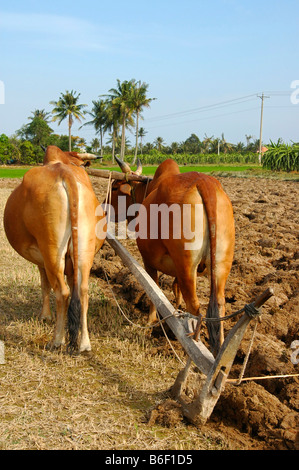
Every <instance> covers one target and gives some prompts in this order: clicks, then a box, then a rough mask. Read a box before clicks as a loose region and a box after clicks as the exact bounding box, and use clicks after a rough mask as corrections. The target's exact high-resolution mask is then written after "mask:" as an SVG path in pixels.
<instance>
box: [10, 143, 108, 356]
mask: <svg viewBox="0 0 299 470" xmlns="http://www.w3.org/2000/svg"><path fill="white" fill-rule="evenodd" d="M89 159H90V155H83V156H81V155H80V154H77V153H75V152H62V151H61V150H60V149H59V148H57V147H55V146H49V147H48V148H47V150H46V153H45V158H44V164H43V166H41V167H36V168H32V169H31V170H29V171H28V172H27V173H26V174H25V176H24V178H23V181H22V183H21V184H20V185H19V186H18V187H17V188H16V189H15V190H14V191H13V193H12V194H11V195H10V196H9V198H8V200H7V203H6V207H5V211H4V228H5V232H6V236H7V239H8V241H9V243H10V244H11V246H12V247H13V248H14V249H15V250H16V251H17V252H18V253H19V254H20V255H21V256H22V257H23V258H25V259H26V260H28V261H30V262H31V263H34V264H36V265H37V266H38V268H39V271H40V276H41V288H42V297H43V306H42V312H41V316H40V317H41V319H51V318H52V315H51V311H50V303H49V295H50V291H51V288H52V289H53V291H54V293H55V298H56V309H57V312H56V326H55V331H54V337H53V341H52V346H53V347H59V346H61V345H63V344H64V342H65V324H66V317H67V326H68V348H69V351H70V352H73V351H75V350H77V349H78V348H79V351H80V352H82V351H89V350H90V349H91V346H90V340H89V334H88V329H87V310H88V279H89V274H90V269H91V266H92V262H93V259H94V255H95V253H96V252H97V251H98V250H99V249H100V248H101V246H102V245H103V243H104V240H105V237H106V226H105V222H104V220H105V219H104V212H103V211H102V209H101V208H100V207H98V206H99V202H98V200H97V198H96V196H95V194H94V191H93V188H92V186H91V183H90V180H89V177H88V175H87V174H86V171H85V169H84V168H82V167H83V166H84V165H85V164H86V160H89ZM98 222H101V226H102V231H101V232H99V230H97V236H96V225H97V223H98ZM65 276H66V279H67V282H66V281H65ZM69 297H70V302H69ZM80 329H81V335H80V339H79V332H80Z"/></svg>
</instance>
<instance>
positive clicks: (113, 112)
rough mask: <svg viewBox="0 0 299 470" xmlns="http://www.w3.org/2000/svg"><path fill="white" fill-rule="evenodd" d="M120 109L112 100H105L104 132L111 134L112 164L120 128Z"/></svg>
mask: <svg viewBox="0 0 299 470" xmlns="http://www.w3.org/2000/svg"><path fill="white" fill-rule="evenodd" d="M120 119H121V115H120V109H119V107H118V106H115V105H113V103H112V99H111V98H110V99H108V100H106V122H105V127H104V130H105V132H106V131H112V132H111V134H112V135H111V143H112V163H114V154H115V147H116V144H117V141H118V134H119V127H120Z"/></svg>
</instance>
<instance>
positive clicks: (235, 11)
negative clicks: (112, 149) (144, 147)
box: [0, 0, 299, 144]
mask: <svg viewBox="0 0 299 470" xmlns="http://www.w3.org/2000/svg"><path fill="white" fill-rule="evenodd" d="M298 18H299V2H298V0H285V1H284V2H282V1H281V0H259V1H256V0H250V1H249V0H185V1H184V2H182V1H181V0H180V1H178V0H159V1H157V0H151V1H150V2H149V1H143V0H139V1H135V0H126V1H120V0H114V1H113V2H112V1H111V2H109V1H107V0H105V1H103V0H97V1H95V0H85V1H84V2H82V1H80V2H79V1H69V0H60V1H57V0H52V1H51V2H41V1H40V0H39V1H34V0H27V1H26V2H24V1H20V0H10V2H4V1H3V0H0V51H1V55H0V57H1V60H0V81H1V82H2V83H4V86H5V103H4V104H0V133H2V132H4V133H6V134H8V135H12V134H13V133H14V132H15V131H16V130H17V129H19V128H20V127H21V126H22V125H23V124H25V123H27V122H28V116H30V115H31V112H32V111H34V110H35V109H45V110H47V111H49V112H50V111H51V109H52V106H51V105H50V104H49V102H50V101H51V100H58V98H59V95H60V93H61V92H65V91H66V90H75V91H77V92H80V93H81V96H80V101H81V103H86V104H87V105H88V109H91V106H92V100H95V99H98V97H99V95H101V94H105V93H107V92H108V90H109V89H110V88H113V87H115V85H116V80H117V79H120V80H121V81H122V80H130V79H131V78H135V79H136V80H141V81H143V82H146V83H148V84H149V89H148V95H149V97H154V98H156V100H155V101H153V102H152V104H151V108H150V109H148V110H146V111H144V113H143V117H144V120H143V121H142V122H141V125H142V126H143V127H144V128H145V130H146V131H147V135H146V138H145V141H149V142H153V141H154V140H155V139H156V137H158V136H161V137H163V139H164V141H165V143H167V144H170V143H171V142H174V141H177V142H181V141H183V140H186V139H187V138H188V137H189V136H190V135H191V133H195V134H196V135H198V137H199V138H200V139H203V138H204V135H205V134H207V135H208V136H211V135H213V136H214V137H220V136H221V134H222V133H224V136H225V138H226V140H227V141H229V142H233V143H236V142H239V141H243V142H245V141H246V139H245V134H247V135H252V136H254V137H255V138H258V137H259V125H260V106H261V100H260V98H258V97H257V94H261V93H262V92H264V93H265V95H267V96H270V98H267V99H265V102H264V103H265V104H264V123H263V141H264V142H267V141H268V140H269V139H272V140H277V139H278V138H279V137H281V138H282V139H284V140H285V141H290V140H293V141H299V104H292V103H291V100H290V95H291V93H292V92H293V91H294V90H292V89H291V83H292V82H293V81H294V80H299V66H298V64H299V60H298V59H299V57H298V56H299V49H298V44H299V41H298V39H299V28H298ZM298 88H299V86H298ZM297 96H299V92H298V95H297ZM52 128H53V129H54V130H55V131H56V132H58V133H61V134H66V133H67V123H66V122H65V123H62V124H61V125H60V126H59V127H58V126H57V125H56V123H53V125H52ZM73 134H74V135H80V136H82V137H84V138H86V140H87V142H90V141H91V140H92V139H93V138H94V137H95V135H94V130H93V128H92V127H89V126H88V127H84V128H83V129H81V130H79V125H78V124H74V128H73ZM128 137H129V139H130V140H131V141H132V142H134V136H133V133H132V134H130V133H128Z"/></svg>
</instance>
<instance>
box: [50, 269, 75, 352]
mask: <svg viewBox="0 0 299 470" xmlns="http://www.w3.org/2000/svg"><path fill="white" fill-rule="evenodd" d="M46 275H47V278H48V282H49V283H50V285H51V287H52V289H53V291H54V294H55V298H56V324H55V330H54V335H53V340H52V343H51V346H52V347H54V348H58V347H60V346H62V345H63V344H64V343H65V324H66V313H67V308H68V299H69V294H70V291H69V288H68V286H67V285H66V283H65V280H64V269H60V270H59V271H58V272H55V269H51V268H50V267H49V266H48V267H46Z"/></svg>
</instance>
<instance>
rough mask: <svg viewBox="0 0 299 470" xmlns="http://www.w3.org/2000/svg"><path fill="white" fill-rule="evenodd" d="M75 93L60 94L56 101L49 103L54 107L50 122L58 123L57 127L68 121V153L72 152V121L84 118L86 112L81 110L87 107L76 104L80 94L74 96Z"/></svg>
mask: <svg viewBox="0 0 299 470" xmlns="http://www.w3.org/2000/svg"><path fill="white" fill-rule="evenodd" d="M76 93H77V92H76V91H73V90H72V91H66V92H65V93H61V95H60V97H59V100H58V101H50V104H51V105H53V106H54V108H53V110H52V114H54V117H53V119H52V121H58V125H60V124H61V122H62V121H64V120H65V119H68V128H69V151H71V150H72V125H73V122H74V119H77V121H79V122H81V119H82V118H83V119H85V118H84V114H86V111H83V108H84V107H85V106H87V105H86V104H78V100H79V97H80V93H78V94H77V96H76Z"/></svg>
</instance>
